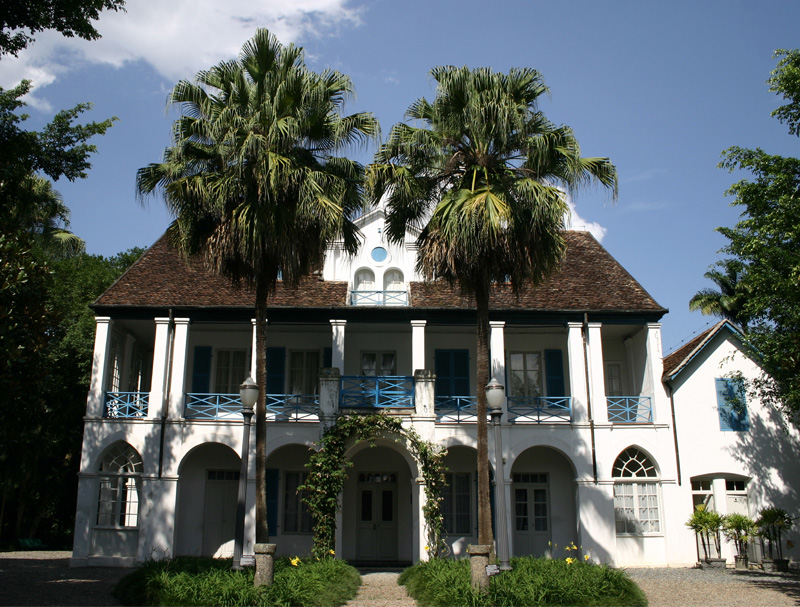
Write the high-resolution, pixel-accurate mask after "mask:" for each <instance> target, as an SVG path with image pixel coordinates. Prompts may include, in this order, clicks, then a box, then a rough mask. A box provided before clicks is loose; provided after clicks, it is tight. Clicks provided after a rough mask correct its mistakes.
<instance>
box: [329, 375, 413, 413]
mask: <svg viewBox="0 0 800 607" xmlns="http://www.w3.org/2000/svg"><path fill="white" fill-rule="evenodd" d="M339 407H340V408H341V409H346V408H365V409H389V408H394V409H412V408H413V407H414V378H413V377H408V376H402V375H399V376H387V375H382V376H379V377H373V376H366V375H344V376H342V379H341V384H340V392H339Z"/></svg>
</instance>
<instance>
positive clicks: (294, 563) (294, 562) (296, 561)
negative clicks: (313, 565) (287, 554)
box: [289, 556, 300, 567]
mask: <svg viewBox="0 0 800 607" xmlns="http://www.w3.org/2000/svg"><path fill="white" fill-rule="evenodd" d="M289 562H290V563H291V564H292V567H297V566H298V565H299V564H300V557H299V556H296V557H294V558H293V559H289Z"/></svg>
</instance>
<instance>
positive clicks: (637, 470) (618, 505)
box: [612, 447, 661, 535]
mask: <svg viewBox="0 0 800 607" xmlns="http://www.w3.org/2000/svg"><path fill="white" fill-rule="evenodd" d="M612 475H613V477H614V480H615V484H614V522H615V525H616V529H617V533H618V534H630V535H643V534H650V533H661V522H660V515H659V489H658V487H659V483H658V482H657V481H655V480H648V481H647V482H644V479H655V478H657V477H658V472H657V471H656V467H655V464H654V463H653V461H652V460H651V459H650V458H649V457H648V456H647V455H646V454H645V453H643V452H642V451H640V450H639V449H636V448H635V447H630V448H628V449H625V451H623V452H622V453H620V455H619V457H617V459H616V461H615V462H614V468H613V473H612ZM640 479H641V480H640Z"/></svg>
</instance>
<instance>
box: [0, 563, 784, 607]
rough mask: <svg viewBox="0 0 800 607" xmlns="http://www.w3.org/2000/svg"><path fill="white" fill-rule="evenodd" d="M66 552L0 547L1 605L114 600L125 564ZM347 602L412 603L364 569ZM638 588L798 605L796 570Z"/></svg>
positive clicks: (716, 600) (395, 606)
mask: <svg viewBox="0 0 800 607" xmlns="http://www.w3.org/2000/svg"><path fill="white" fill-rule="evenodd" d="M69 557H70V553H69V552H47V551H36V552H0V606H2V607H6V606H9V605H19V606H24V607H37V606H53V605H69V606H72V605H90V606H95V605H119V603H118V602H117V601H116V600H115V599H114V598H113V597H112V596H111V591H112V590H113V588H114V586H115V585H116V583H117V582H118V581H119V580H120V579H121V578H122V577H124V576H125V575H126V574H127V573H129V572H130V571H131V570H130V569H125V568H113V567H81V568H74V569H70V567H69ZM364 573H365V575H364V576H363V580H364V585H363V586H362V588H361V591H360V592H359V596H358V597H356V599H354V600H353V601H351V602H350V603H349V605H351V606H352V607H356V606H358V607H361V606H364V607H379V606H380V607H413V606H414V605H415V602H414V601H413V600H412V599H410V598H408V597H407V596H406V594H405V589H404V588H398V586H397V574H396V573H377V572H375V573H372V572H371V573H366V572H364ZM628 573H629V574H630V576H631V577H632V578H633V579H634V580H635V581H636V583H637V584H639V585H640V586H641V587H642V590H644V592H645V594H646V595H647V598H648V599H649V600H650V607H667V606H669V607H672V606H674V605H677V606H681V605H687V606H698V607H699V606H709V607H716V606H720V607H721V606H726V607H739V606H741V607H760V606H762V605H764V606H768V607H783V606H786V605H800V574H798V573H789V574H773V573H760V572H756V571H751V572H747V573H740V572H737V571H733V570H730V569H729V570H727V571H709V570H701V569H683V568H674V569H667V568H660V569H644V568H642V569H639V568H631V569H628Z"/></svg>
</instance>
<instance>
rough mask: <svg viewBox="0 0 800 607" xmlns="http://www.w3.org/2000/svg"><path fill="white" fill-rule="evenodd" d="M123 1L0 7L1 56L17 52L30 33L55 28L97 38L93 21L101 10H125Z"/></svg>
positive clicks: (44, 0) (65, 0)
mask: <svg viewBox="0 0 800 607" xmlns="http://www.w3.org/2000/svg"><path fill="white" fill-rule="evenodd" d="M124 7H125V0H25V1H24V2H3V5H2V8H0V55H4V54H11V55H15V56H16V55H17V54H18V53H19V52H20V51H21V50H23V49H25V48H27V47H28V45H29V44H30V43H31V42H33V41H34V39H33V34H35V33H37V32H43V31H44V30H50V29H53V30H56V31H58V32H61V33H62V34H63V35H64V36H67V37H68V38H72V37H73V36H78V37H79V38H83V39H85V40H96V39H97V38H100V33H99V32H98V31H97V30H96V29H95V28H94V26H93V25H92V21H94V20H96V19H98V18H99V17H100V12H101V11H103V10H112V11H119V10H125V9H124Z"/></svg>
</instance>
